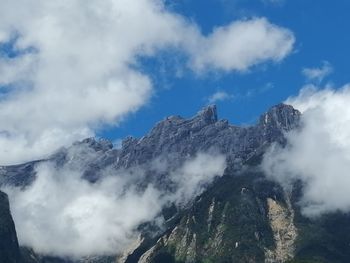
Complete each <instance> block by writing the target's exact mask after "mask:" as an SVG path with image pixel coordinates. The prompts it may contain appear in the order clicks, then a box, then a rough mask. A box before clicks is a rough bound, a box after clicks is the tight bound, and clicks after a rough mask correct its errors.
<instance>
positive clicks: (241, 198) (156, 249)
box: [0, 104, 350, 263]
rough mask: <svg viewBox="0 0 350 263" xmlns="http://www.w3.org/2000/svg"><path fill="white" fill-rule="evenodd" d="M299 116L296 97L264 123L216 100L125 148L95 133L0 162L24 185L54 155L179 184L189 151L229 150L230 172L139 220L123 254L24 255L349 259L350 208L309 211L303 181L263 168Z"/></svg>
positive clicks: (160, 184) (92, 173) (92, 176)
mask: <svg viewBox="0 0 350 263" xmlns="http://www.w3.org/2000/svg"><path fill="white" fill-rule="evenodd" d="M300 118H301V114H300V112H299V111H297V110H296V109H294V108H293V107H292V106H289V105H285V104H279V105H276V106H274V107H272V108H271V109H269V110H268V111H267V112H266V113H264V114H263V115H262V116H261V117H260V118H259V120H258V123H257V124H256V125H254V126H249V127H239V126H235V125H231V124H229V122H228V121H227V120H219V119H218V114H217V109H216V106H214V105H212V106H208V107H206V108H204V109H203V110H201V111H200V112H198V113H197V114H196V115H195V116H194V117H192V118H190V119H184V118H182V117H180V116H170V117H167V118H166V119H164V120H162V121H160V122H159V123H157V124H156V125H155V126H154V128H153V129H152V130H151V131H150V132H149V133H148V134H147V135H145V136H144V137H142V138H139V139H138V138H133V137H127V138H126V139H124V140H123V142H122V147H121V148H114V147H113V145H112V144H111V143H110V142H109V141H107V140H104V139H94V138H88V139H85V140H83V141H81V142H76V143H74V144H73V145H72V146H70V147H68V148H62V149H59V150H58V151H57V152H56V153H55V154H53V155H52V156H50V157H48V158H47V159H45V160H36V161H33V162H29V163H26V164H21V165H16V166H3V167H1V169H0V185H14V186H18V187H23V188H25V187H26V186H27V185H30V184H32V183H33V182H34V181H35V180H36V176H37V175H36V169H35V168H36V167H37V166H38V165H39V164H40V163H43V162H47V161H50V162H52V163H54V165H55V167H63V166H69V167H75V166H77V165H78V164H79V165H81V164H83V165H82V166H83V170H82V177H83V178H84V179H85V180H87V181H89V182H90V183H91V184H94V183H96V182H99V180H100V179H101V177H102V176H103V171H104V170H105V169H106V167H112V168H113V169H116V170H118V169H133V168H135V167H137V168H139V169H142V171H144V173H143V177H142V180H140V181H137V182H136V184H137V187H138V188H140V189H144V188H145V187H146V186H147V184H148V183H150V182H152V184H153V185H154V186H155V187H156V188H157V189H162V190H163V191H164V192H165V193H172V191H173V190H174V189H173V188H174V186H173V185H172V181H171V178H170V175H171V171H173V170H175V169H176V168H177V167H180V166H181V165H182V164H183V163H184V162H185V161H186V160H187V159H188V157H189V156H195V155H196V154H197V153H199V152H210V153H212V154H213V155H216V154H223V155H225V156H226V162H227V167H226V169H225V172H224V175H223V176H221V177H218V178H216V179H215V180H214V181H213V182H212V183H211V184H209V185H207V186H206V189H205V191H203V192H201V193H200V194H199V195H198V196H196V197H195V199H194V200H191V201H190V202H189V203H186V204H185V205H178V204H176V203H173V204H170V205H167V206H166V207H164V209H163V210H162V216H163V218H164V219H165V223H164V226H163V227H162V228H160V229H158V228H157V229H154V228H153V227H152V225H151V224H150V225H148V224H143V225H140V227H139V229H140V232H141V233H142V235H141V237H140V239H139V242H138V243H137V244H136V245H135V246H134V247H133V248H130V249H129V250H127V251H125V253H123V255H115V256H112V257H93V258H91V257H90V258H85V259H81V260H78V261H77V260H71V259H63V258H52V257H48V256H45V255H37V254H35V253H34V251H32V250H31V249H30V248H22V255H23V262H39V263H50V262H64V263H66V262H105V263H107V262H115V261H117V262H126V263H133V262H143V263H147V262H149V263H151V262H152V263H171V262H177V263H180V262H184V263H185V262H186V263H187V262H188V263H190V262H201V263H202V262H203V263H209V262H217V263H221V262H222V263H224V262H225V263H226V262H267V263H270V262H271V263H272V262H332V263H334V262H350V250H349V244H350V220H349V219H350V215H347V214H342V213H333V214H327V215H324V216H321V217H318V218H314V219H310V218H306V217H304V216H303V215H302V214H301V211H300V208H299V206H298V202H299V200H300V198H301V193H302V187H303V185H302V184H301V183H300V182H296V183H295V185H292V186H291V187H290V189H288V190H286V189H284V188H282V187H281V186H280V185H279V184H277V183H275V182H273V181H270V180H268V179H266V176H265V175H264V174H263V172H262V171H261V169H260V168H259V164H260V162H261V159H262V156H263V154H264V152H265V151H266V150H267V149H268V148H269V146H271V144H272V143H278V144H280V145H282V146H283V145H285V144H286V139H285V133H286V132H289V131H291V130H294V129H298V128H299V127H300V125H301V124H300ZM159 158H161V159H165V160H167V166H166V168H165V169H163V170H162V171H155V170H154V169H153V168H152V167H151V166H150V163H152V162H154V161H155V160H158V159H159ZM1 215H2V214H1ZM1 217H2V216H1ZM11 222H12V221H11ZM12 233H14V232H12ZM2 241H3V242H4V243H2V244H3V245H2V247H5V246H8V245H11V242H10V239H9V238H6V237H4V238H2ZM0 249H1V247H0ZM116 254H117V253H116ZM34 259H35V261H34ZM30 260H32V261H30ZM1 262H2V261H1ZM5 262H7V261H5ZM8 262H12V261H8ZM13 262H16V261H13Z"/></svg>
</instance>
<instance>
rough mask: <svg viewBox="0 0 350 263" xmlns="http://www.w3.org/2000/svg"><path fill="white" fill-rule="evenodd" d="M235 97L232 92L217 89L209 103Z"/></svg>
mask: <svg viewBox="0 0 350 263" xmlns="http://www.w3.org/2000/svg"><path fill="white" fill-rule="evenodd" d="M233 98H234V96H233V95H232V94H229V93H227V92H226V91H217V92H215V93H214V94H212V95H211V96H210V97H209V98H208V103H210V104H212V103H217V102H220V101H225V100H230V99H233Z"/></svg>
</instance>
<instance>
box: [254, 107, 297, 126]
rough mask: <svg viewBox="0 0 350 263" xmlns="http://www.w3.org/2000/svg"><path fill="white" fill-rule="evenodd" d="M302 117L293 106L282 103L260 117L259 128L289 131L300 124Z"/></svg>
mask: <svg viewBox="0 0 350 263" xmlns="http://www.w3.org/2000/svg"><path fill="white" fill-rule="evenodd" d="M300 116H301V113H300V112H299V111H298V110H296V109H294V108H293V106H291V105H287V104H284V103H280V104H277V105H275V106H273V107H271V108H270V109H269V110H268V111H267V112H266V113H264V114H263V115H261V116H260V119H259V126H262V127H264V128H279V129H282V130H285V131H289V130H291V129H293V128H295V127H296V126H297V125H298V124H299V120H300Z"/></svg>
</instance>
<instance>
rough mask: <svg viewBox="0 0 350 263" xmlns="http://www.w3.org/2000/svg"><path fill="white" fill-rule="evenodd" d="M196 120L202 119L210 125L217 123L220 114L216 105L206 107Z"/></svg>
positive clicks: (197, 115)
mask: <svg viewBox="0 0 350 263" xmlns="http://www.w3.org/2000/svg"><path fill="white" fill-rule="evenodd" d="M194 118H196V119H201V120H203V121H205V122H206V123H208V124H210V123H215V122H217V121H218V114H217V109H216V105H215V104H212V105H208V106H206V107H204V108H203V109H201V110H200V111H199V112H198V113H197V114H196V116H195V117H194Z"/></svg>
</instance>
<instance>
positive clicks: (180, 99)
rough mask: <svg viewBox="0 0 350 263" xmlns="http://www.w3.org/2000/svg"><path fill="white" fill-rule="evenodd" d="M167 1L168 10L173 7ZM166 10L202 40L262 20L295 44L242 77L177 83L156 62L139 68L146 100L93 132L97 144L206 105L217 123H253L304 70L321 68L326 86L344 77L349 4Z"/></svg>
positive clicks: (192, 5)
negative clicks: (214, 110)
mask: <svg viewBox="0 0 350 263" xmlns="http://www.w3.org/2000/svg"><path fill="white" fill-rule="evenodd" d="M174 2H175V3H174ZM167 3H168V6H169V8H171V9H172V10H175V11H176V12H179V13H180V14H183V15H184V16H186V17H188V18H189V19H191V20H193V21H195V22H196V23H198V24H199V25H200V26H201V28H202V30H203V33H204V34H209V33H210V32H211V31H212V30H213V28H215V27H216V26H219V25H222V24H227V23H229V21H231V20H236V19H245V18H251V17H266V18H267V19H269V21H270V22H272V23H274V24H277V25H280V26H283V27H286V28H288V29H290V30H291V31H292V32H293V33H294V35H295V38H296V42H295V46H294V50H293V52H292V53H291V54H290V55H289V56H288V57H287V58H286V59H284V60H283V61H282V62H280V63H277V64H273V63H264V64H262V65H259V66H257V67H255V68H253V69H251V70H249V71H248V72H230V73H222V72H214V73H211V74H209V75H206V76H199V77H198V76H196V75H194V74H191V73H187V74H186V73H184V75H183V76H182V77H180V78H178V77H174V74H173V72H168V73H167V69H164V67H167V66H166V61H163V60H162V58H160V59H158V60H157V58H156V59H155V60H152V61H151V62H149V61H148V63H145V65H144V66H145V70H146V71H147V72H149V73H150V74H151V76H152V79H153V80H154V82H155V83H156V86H157V87H156V94H155V96H154V97H153V98H152V100H151V101H150V102H149V103H148V104H147V105H146V106H145V107H143V108H142V110H140V111H138V112H137V113H136V114H132V115H131V116H130V117H129V118H128V119H127V120H126V121H125V122H123V123H121V124H120V126H119V127H118V128H116V129H111V130H109V131H103V132H101V133H99V134H100V135H101V136H103V137H109V138H112V139H114V138H123V137H125V136H127V135H132V136H136V137H141V136H142V135H144V134H145V133H147V132H148V131H149V130H150V129H151V128H152V127H153V125H154V124H155V123H156V122H158V121H159V120H161V119H163V118H165V117H166V116H169V115H181V116H185V117H191V116H192V115H194V114H195V113H196V112H197V111H198V110H199V109H200V108H201V107H204V106H205V105H207V104H208V103H215V104H216V105H217V106H218V113H219V118H225V119H228V120H229V121H230V122H231V123H233V124H237V125H249V124H253V123H254V122H255V121H256V120H257V119H258V117H259V115H260V114H262V113H263V112H265V111H266V110H267V109H268V108H269V107H271V106H273V105H275V104H277V103H280V102H282V101H285V100H286V99H287V98H288V97H289V96H293V95H296V94H297V93H298V92H299V90H300V89H301V88H302V86H303V85H304V84H305V82H306V79H305V76H304V75H303V74H302V69H304V68H317V67H321V66H322V64H323V61H328V62H329V63H330V64H331V65H332V67H333V68H335V70H334V72H333V75H332V79H331V81H332V82H334V83H335V84H338V85H342V84H344V83H346V82H347V81H348V80H349V78H348V76H349V75H350V67H349V61H348V60H347V59H344V57H347V55H346V54H349V52H350V51H349V46H350V35H349V34H347V33H346V31H345V30H346V25H349V24H350V17H349V16H348V13H347V10H349V8H350V3H349V1H346V0H338V1H336V2H331V1H326V0H321V1H317V4H315V1H311V0H307V1H303V0H295V1H288V0H285V1H283V0H282V1H279V0H275V1H274V0H271V1H268V0H266V1H259V0H255V1H247V0H231V1H230V0H205V1H201V3H200V4H199V3H198V1H194V0H180V1H167ZM217 92H220V93H225V94H227V96H225V98H224V99H222V100H220V99H219V100H217V101H211V100H210V98H211V96H213V94H215V93H217Z"/></svg>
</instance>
